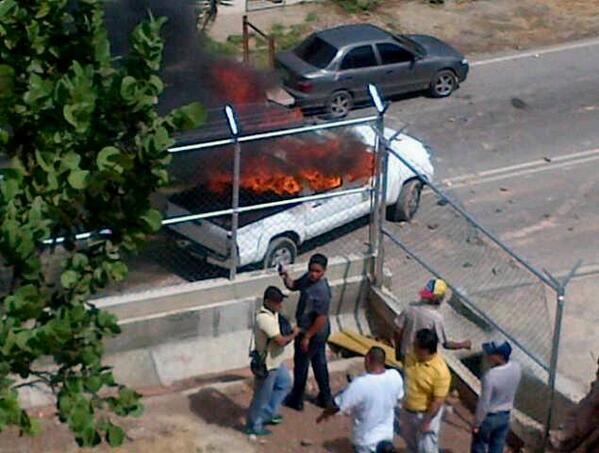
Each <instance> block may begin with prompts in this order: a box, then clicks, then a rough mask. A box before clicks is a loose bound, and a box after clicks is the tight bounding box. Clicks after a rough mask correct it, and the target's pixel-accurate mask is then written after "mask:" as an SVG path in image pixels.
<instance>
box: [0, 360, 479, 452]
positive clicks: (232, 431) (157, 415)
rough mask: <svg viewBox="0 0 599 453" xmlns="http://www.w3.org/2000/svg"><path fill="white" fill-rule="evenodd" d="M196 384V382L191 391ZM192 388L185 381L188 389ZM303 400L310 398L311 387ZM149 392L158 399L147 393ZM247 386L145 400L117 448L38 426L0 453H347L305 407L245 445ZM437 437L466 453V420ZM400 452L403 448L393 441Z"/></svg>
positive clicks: (330, 426) (457, 409) (335, 383)
mask: <svg viewBox="0 0 599 453" xmlns="http://www.w3.org/2000/svg"><path fill="white" fill-rule="evenodd" d="M361 362H362V361H361V359H350V360H344V361H338V362H333V364H332V369H334V370H336V371H333V372H332V374H331V386H332V388H333V391H335V392H337V391H339V390H341V389H342V388H344V387H345V385H346V378H345V376H346V372H350V373H353V374H358V373H360V372H362V369H363V368H362V364H361ZM198 382H199V381H196V385H197V384H198ZM189 384H191V382H190V383H189ZM309 386H310V387H309V391H308V393H309V394H315V393H316V391H315V388H314V383H313V382H312V381H310V383H309ZM145 393H146V394H147V393H157V391H156V389H154V390H152V389H148V390H147V391H146V392H145ZM251 395H252V391H251V379H250V376H249V371H248V370H247V369H243V370H236V371H232V372H230V373H226V374H220V375H217V376H212V377H211V378H210V382H209V383H204V384H202V386H201V387H199V388H197V387H196V388H195V389H190V390H179V391H177V392H175V393H168V394H163V395H159V396H147V397H146V398H145V399H144V404H145V407H146V411H145V413H144V415H143V416H142V417H140V418H138V419H133V418H132V419H126V420H124V422H123V426H124V427H125V428H126V431H127V439H128V440H127V441H126V442H125V444H124V445H123V446H122V447H120V448H117V449H112V450H111V449H110V448H108V447H107V446H106V445H103V446H102V447H100V448H96V449H93V450H91V449H89V450H88V449H83V450H80V449H78V448H77V446H76V444H75V443H74V441H73V440H72V438H71V436H70V434H69V432H68V429H67V427H65V426H63V425H61V424H59V423H58V422H57V421H55V420H53V419H50V418H45V419H43V422H42V425H43V431H42V433H41V434H40V435H39V436H38V437H35V438H24V437H19V436H18V433H17V432H16V430H7V431H5V432H4V433H2V434H0V452H2V453H8V452H10V453H13V452H14V453H17V452H18V453H41V452H44V453H46V452H48V453H59V452H60V453H62V452H65V453H66V452H73V453H74V452H80V451H81V452H86V451H89V452H92V451H93V452H109V451H113V452H117V453H119V452H120V453H125V452H127V453H129V452H143V453H153V452H160V453H170V452H172V453H175V452H177V453H186V452H190V453H198V452H206V453H207V452H211V453H218V452H223V453H224V452H254V451H255V452H261V453H262V452H263V453H295V452H307V453H308V452H309V453H325V452H329V453H345V452H351V444H350V441H349V437H350V432H351V426H350V420H349V418H347V417H344V416H338V417H335V418H333V419H332V420H330V421H329V422H327V423H323V424H319V425H317V424H316V422H315V420H316V417H317V416H318V415H319V414H320V409H319V408H317V407H316V406H314V405H312V404H310V403H308V404H306V408H305V411H304V412H302V413H298V412H295V411H292V410H290V409H287V408H283V410H282V415H283V417H284V422H283V424H281V425H279V426H276V427H273V429H272V431H273V435H272V436H269V437H267V438H264V440H262V439H261V440H260V442H258V441H253V442H252V441H250V440H249V439H248V438H247V437H246V436H245V435H243V434H242V433H241V429H242V427H243V423H244V417H245V412H246V408H247V407H248V404H249V401H250V399H251ZM448 412H453V413H448V414H447V416H446V417H445V421H444V424H443V428H442V434H441V446H442V448H443V449H444V452H445V453H461V452H467V451H468V446H469V443H470V432H469V422H470V420H471V417H472V415H471V413H470V412H469V411H468V410H467V409H466V408H465V407H464V406H463V405H462V404H461V403H457V404H455V406H454V410H453V411H448ZM396 445H397V446H398V447H399V451H402V452H403V451H404V444H403V442H402V441H401V440H400V439H397V442H396Z"/></svg>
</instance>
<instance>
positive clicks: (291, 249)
mask: <svg viewBox="0 0 599 453" xmlns="http://www.w3.org/2000/svg"><path fill="white" fill-rule="evenodd" d="M296 257H297V245H296V244H295V242H294V241H293V240H292V239H290V238H287V237H281V238H277V239H273V240H272V241H271V242H270V244H269V246H268V250H266V256H265V257H264V269H272V268H273V267H277V266H278V265H279V264H284V265H286V266H287V265H289V264H293V263H294V262H295V258H296Z"/></svg>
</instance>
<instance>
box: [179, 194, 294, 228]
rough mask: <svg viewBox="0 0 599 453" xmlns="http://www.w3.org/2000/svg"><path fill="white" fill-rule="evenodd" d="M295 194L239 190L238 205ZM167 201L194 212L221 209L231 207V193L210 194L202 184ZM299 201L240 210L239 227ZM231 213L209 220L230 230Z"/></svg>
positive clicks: (283, 197)
mask: <svg viewBox="0 0 599 453" xmlns="http://www.w3.org/2000/svg"><path fill="white" fill-rule="evenodd" d="M294 197H297V195H290V196H287V197H286V196H281V195H278V194H276V193H273V192H266V193H264V194H260V195H256V194H255V193H252V192H250V191H246V190H243V189H242V190H240V191H239V206H252V205H256V204H261V203H271V202H273V201H281V200H289V199H292V198H294ZM169 201H171V202H172V203H174V204H175V205H178V206H181V207H183V208H185V209H186V210H187V211H189V212H193V213H194V214H200V213H204V212H213V211H221V210H224V209H231V193H230V192H229V193H225V194H222V195H221V194H211V193H210V191H209V190H208V189H206V188H205V187H203V186H199V187H195V188H193V189H190V190H186V191H184V192H181V193H177V194H175V195H172V196H171V197H170V198H169ZM299 204H301V203H291V204H288V205H284V206H276V207H272V208H265V209H259V210H257V211H249V212H242V213H240V214H239V227H240V228H241V227H243V226H245V225H249V224H250V223H253V222H257V221H258V220H262V219H263V218H265V217H268V216H271V215H274V214H277V213H279V212H282V211H285V210H287V209H291V208H293V207H295V206H298V205H299ZM231 220H232V216H231V215H223V216H219V217H211V218H210V221H211V222H212V223H215V224H217V225H218V226H220V227H221V228H224V229H225V230H227V231H230V230H231Z"/></svg>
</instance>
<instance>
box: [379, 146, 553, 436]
mask: <svg viewBox="0 0 599 453" xmlns="http://www.w3.org/2000/svg"><path fill="white" fill-rule="evenodd" d="M379 137H380V136H379ZM380 138H381V140H382V141H384V142H385V144H386V145H387V150H388V153H389V155H390V156H391V157H392V158H396V159H399V160H401V161H402V162H403V163H404V164H405V165H406V166H408V167H410V168H411V169H412V170H413V171H414V172H415V173H417V174H418V178H417V182H416V181H415V182H414V184H413V187H415V189H413V190H412V191H411V193H410V194H406V196H409V197H410V198H411V201H409V200H408V201H405V202H406V203H408V204H409V203H410V202H411V203H412V205H413V206H417V207H418V210H417V212H413V214H414V217H413V219H412V220H411V221H410V222H405V223H395V222H390V221H388V220H387V221H385V220H383V221H382V223H381V225H380V229H381V235H382V237H383V240H382V247H381V248H380V249H379V250H378V251H377V253H378V256H379V258H381V259H382V260H383V262H384V265H385V267H386V268H387V269H388V270H390V271H391V273H392V278H391V283H390V288H389V289H390V290H391V291H392V293H393V294H394V295H395V296H396V298H397V299H398V300H400V301H401V302H402V303H403V304H408V303H410V302H411V301H415V299H416V298H417V297H418V296H417V294H418V290H419V289H420V288H421V287H422V286H423V285H424V283H425V282H426V281H427V280H428V279H429V278H431V277H440V278H443V279H444V280H445V281H447V283H448V285H449V286H450V288H451V290H452V296H451V297H450V298H449V301H448V303H447V304H444V305H443V306H442V307H441V311H442V313H443V316H444V319H445V320H446V324H447V328H448V333H449V335H450V336H452V337H453V338H454V339H456V340H463V339H466V338H468V339H471V340H472V342H473V343H474V344H475V345H476V344H478V345H480V344H481V343H482V342H485V341H490V340H499V339H508V340H509V341H510V342H511V343H512V345H513V346H515V353H514V356H515V358H516V360H518V361H519V362H520V363H521V364H522V365H523V367H524V368H525V369H526V370H527V372H526V373H525V381H527V382H526V384H525V385H523V386H521V389H522V390H521V391H520V392H519V394H518V396H517V401H516V406H517V407H518V408H520V409H522V410H523V412H525V413H526V414H527V415H530V416H533V417H534V418H536V419H537V420H538V421H539V422H542V423H546V424H547V426H549V423H550V417H551V415H550V414H551V411H552V398H553V397H554V392H553V391H552V389H553V388H554V386H555V378H556V373H557V370H556V366H557V350H558V344H559V326H560V324H561V314H562V302H563V294H564V287H563V285H562V284H560V283H559V282H557V281H556V280H555V279H553V277H551V276H550V275H548V274H544V273H542V272H540V271H538V270H537V269H535V268H534V267H532V266H531V265H530V264H529V263H527V262H526V261H524V260H523V259H522V258H521V257H519V256H518V255H517V254H516V253H514V252H513V251H512V250H511V249H510V248H509V247H508V246H507V245H505V244H504V243H502V242H501V241H500V240H498V239H497V238H496V237H495V236H494V235H493V234H492V233H491V232H489V231H488V230H487V229H486V228H485V227H483V226H482V225H481V224H480V223H478V222H477V221H476V220H475V219H474V218H473V217H472V216H470V215H469V214H468V212H467V211H466V210H465V209H464V208H463V207H462V206H461V205H460V204H459V203H458V202H456V201H455V200H453V199H452V197H451V195H449V194H447V193H445V192H444V191H443V190H442V189H440V188H439V187H438V186H436V185H435V183H434V182H432V181H431V180H430V179H429V178H428V177H426V175H424V174H422V172H421V171H420V169H419V168H417V166H416V165H414V163H413V162H410V161H409V160H408V159H406V158H405V156H402V155H401V154H399V153H397V152H396V151H395V150H394V149H392V148H390V147H389V142H388V141H385V140H383V139H382V137H380ZM377 268H379V269H380V267H377ZM377 278H380V280H379V281H383V280H382V276H381V275H379V276H377ZM463 358H464V362H465V364H466V365H467V366H469V367H470V369H471V370H472V371H473V372H474V373H475V374H477V375H479V376H480V374H481V373H482V368H481V366H482V362H481V360H480V359H481V356H480V355H474V356H473V355H470V356H469V357H465V356H464V357H463ZM523 389H526V390H523Z"/></svg>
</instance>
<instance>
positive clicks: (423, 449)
mask: <svg viewBox="0 0 599 453" xmlns="http://www.w3.org/2000/svg"><path fill="white" fill-rule="evenodd" d="M438 343H439V339H438V338H437V334H436V333H435V331H434V330H432V329H421V330H419V331H418V332H416V338H415V341H414V349H413V352H412V353H409V354H408V355H407V356H406V357H405V361H404V375H405V381H406V399H405V400H404V402H403V408H402V412H401V417H400V420H401V425H400V426H401V436H402V437H403V439H404V441H405V442H406V445H407V451H408V452H409V453H438V451H439V431H440V430H441V419H442V417H443V406H444V404H445V399H446V398H447V395H448V394H449V385H450V384H451V374H450V373H449V368H448V367H447V364H446V363H445V361H444V360H443V358H442V357H441V355H440V354H438V353H437V345H438Z"/></svg>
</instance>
